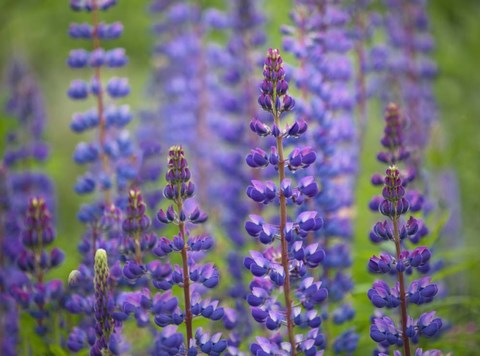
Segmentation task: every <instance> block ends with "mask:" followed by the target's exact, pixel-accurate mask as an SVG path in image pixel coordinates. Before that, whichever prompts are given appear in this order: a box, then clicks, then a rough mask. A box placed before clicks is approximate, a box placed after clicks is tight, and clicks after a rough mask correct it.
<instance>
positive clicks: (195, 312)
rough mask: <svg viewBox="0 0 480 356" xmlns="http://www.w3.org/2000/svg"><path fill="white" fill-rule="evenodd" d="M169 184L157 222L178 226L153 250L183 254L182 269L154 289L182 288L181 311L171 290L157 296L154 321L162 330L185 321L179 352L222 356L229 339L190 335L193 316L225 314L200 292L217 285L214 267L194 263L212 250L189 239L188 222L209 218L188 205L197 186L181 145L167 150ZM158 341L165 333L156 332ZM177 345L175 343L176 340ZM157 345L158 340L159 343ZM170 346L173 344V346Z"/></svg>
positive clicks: (205, 240)
mask: <svg viewBox="0 0 480 356" xmlns="http://www.w3.org/2000/svg"><path fill="white" fill-rule="evenodd" d="M165 178H166V181H167V184H166V186H165V188H164V190H163V194H164V196H165V198H167V199H169V200H171V201H172V202H173V204H172V205H170V206H169V207H168V209H167V210H166V211H164V210H163V209H160V210H159V212H158V214H157V219H158V220H159V221H160V222H162V223H174V224H176V225H177V226H178V235H176V236H174V237H173V239H172V240H169V239H167V238H166V237H162V238H161V239H160V241H159V243H158V244H157V246H156V247H155V249H154V250H153V253H155V254H156V255H157V256H159V257H164V256H167V255H169V254H171V253H173V252H179V253H180V255H181V261H182V263H181V266H178V265H175V266H174V268H173V270H172V273H171V274H170V275H169V276H166V278H164V279H163V280H162V281H161V282H158V283H157V282H154V283H153V284H154V286H155V287H157V288H159V289H161V290H169V289H170V288H172V287H173V286H174V285H178V286H179V287H181V288H183V301H184V306H185V309H184V310H183V311H182V310H180V308H179V306H178V300H177V299H176V298H175V297H171V294H170V292H167V293H164V294H163V295H162V296H161V297H160V298H165V299H168V301H166V302H164V303H160V302H159V303H158V306H157V307H154V310H153V311H154V314H155V323H156V324H157V325H159V326H161V327H165V326H167V325H171V324H174V325H179V324H181V323H183V322H184V323H185V329H186V335H187V339H186V340H185V342H184V343H183V344H180V343H179V344H178V345H177V346H176V347H177V349H178V350H183V352H188V353H189V354H192V355H196V354H197V352H199V351H201V352H205V353H207V354H210V353H211V354H220V353H221V352H223V351H224V350H225V349H226V347H227V341H226V340H222V339H220V334H215V335H212V336H210V335H209V334H204V333H203V332H202V330H201V328H199V329H197V330H196V332H195V334H194V333H193V325H192V320H193V317H194V316H200V315H201V316H203V317H205V318H207V319H210V320H220V319H221V318H222V317H223V316H224V310H223V308H222V307H220V306H219V305H218V301H215V300H214V301H211V300H209V299H202V295H201V294H203V293H204V290H205V289H204V288H207V289H211V288H214V287H215V286H216V285H217V284H218V282H219V274H218V271H217V269H216V267H215V266H213V265H212V264H204V265H201V264H199V263H198V261H199V260H200V258H201V256H202V254H203V253H204V252H205V251H208V250H210V249H211V248H212V246H213V240H212V238H211V237H210V236H205V235H199V236H191V235H190V232H189V230H188V226H187V224H200V223H203V222H205V221H206V220H207V215H206V214H205V213H203V212H201V211H200V210H199V208H198V207H196V206H192V204H190V202H189V201H188V199H190V198H192V197H193V195H194V193H195V185H194V184H193V182H191V180H190V178H191V173H190V169H189V168H188V163H187V160H186V158H185V154H184V152H183V148H182V147H181V146H172V147H171V148H170V149H169V151H168V170H167V173H166V176H165ZM159 336H160V338H163V337H164V335H162V334H160V335H159ZM177 341H178V340H177ZM159 342H160V339H159ZM172 346H173V345H172Z"/></svg>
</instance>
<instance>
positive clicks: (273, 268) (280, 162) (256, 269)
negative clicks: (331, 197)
mask: <svg viewBox="0 0 480 356" xmlns="http://www.w3.org/2000/svg"><path fill="white" fill-rule="evenodd" d="M263 75H264V80H263V82H262V84H261V94H260V97H259V99H258V102H259V104H260V106H261V107H262V108H263V109H264V110H265V111H267V112H269V113H270V114H271V115H272V116H273V124H271V125H268V124H266V123H265V122H262V121H260V119H253V120H252V122H251V123H250V128H251V130H252V131H253V132H254V133H256V134H257V135H258V136H260V137H264V136H269V135H272V136H273V137H274V138H275V141H276V146H274V147H272V148H271V150H270V152H271V154H270V155H268V154H267V153H266V151H264V150H263V149H261V148H256V149H254V150H252V151H251V153H250V155H248V156H247V159H246V160H247V164H248V165H249V166H251V167H253V168H264V167H266V166H268V165H270V164H271V165H273V166H274V167H275V170H276V171H277V172H278V173H277V174H278V182H273V181H266V182H262V181H258V180H252V185H250V186H249V187H248V188H247V196H249V197H250V198H251V199H252V200H253V201H255V202H257V203H263V204H268V203H271V202H275V203H277V204H279V205H280V221H279V223H278V222H276V223H275V224H272V223H267V222H266V221H265V220H264V219H263V218H262V217H260V216H258V215H250V219H249V220H248V221H247V222H246V224H245V229H246V230H247V232H248V233H249V234H250V235H251V236H253V237H254V238H256V239H258V241H260V242H261V243H262V244H265V245H269V247H268V248H267V249H266V250H265V251H264V252H263V253H262V252H259V251H250V257H246V258H245V260H244V266H245V267H246V268H247V269H248V270H249V271H250V272H251V273H252V274H253V276H254V280H253V281H252V282H251V283H250V290H251V293H250V294H248V295H247V302H248V303H249V304H250V306H251V307H252V308H251V310H252V316H253V318H254V319H255V320H256V321H257V322H259V323H262V324H264V325H265V326H266V327H267V328H268V329H270V330H278V329H280V328H281V327H282V326H283V325H286V326H287V335H288V342H283V343H282V346H280V342H281V341H283V336H282V335H281V334H279V335H278V339H277V341H278V342H275V341H272V340H269V339H263V338H259V339H257V342H258V343H253V344H252V345H251V352H252V353H254V354H257V355H268V354H275V355H281V354H284V353H285V354H287V353H289V354H291V355H296V354H297V352H298V353H300V352H305V353H306V354H308V355H310V354H312V352H313V353H315V352H316V350H317V348H321V347H322V345H323V341H322V342H320V343H319V342H317V335H315V336H313V334H312V335H310V332H308V333H306V335H303V334H297V335H295V334H296V332H295V329H294V328H295V327H302V328H303V327H308V328H313V329H312V330H316V328H317V327H318V325H320V323H321V318H320V316H319V315H317V314H316V313H315V312H313V308H314V307H316V306H318V305H319V304H320V303H322V302H323V301H324V300H325V299H326V297H327V290H326V289H325V288H322V284H321V282H315V280H314V278H313V277H310V271H309V270H310V269H311V268H314V267H317V266H318V265H319V263H320V262H321V261H322V260H323V259H324V257H325V254H324V252H323V250H321V249H320V248H319V245H318V244H309V243H308V242H307V241H306V237H307V235H308V233H310V232H312V231H317V230H319V229H320V228H321V227H322V224H323V221H322V219H321V218H320V216H319V214H318V213H317V212H316V211H303V212H301V213H300V214H299V215H298V216H297V217H296V219H295V220H294V221H289V220H288V218H287V210H286V207H287V201H288V200H291V201H292V202H294V203H296V204H298V205H300V204H302V202H303V201H304V200H307V199H308V198H311V197H314V196H315V195H316V194H317V193H318V187H317V186H316V183H315V182H314V179H313V178H312V177H304V178H302V179H301V181H300V182H299V185H298V186H297V187H295V186H294V185H293V183H292V180H291V179H290V178H286V177H285V170H286V168H288V169H289V170H290V171H291V172H292V173H293V172H295V171H297V170H298V169H303V168H307V167H308V166H310V165H311V164H312V163H313V162H314V161H315V159H316V154H315V152H314V151H313V150H312V149H311V148H309V147H304V148H298V147H294V148H293V149H292V152H291V154H290V155H289V156H288V158H287V159H286V157H285V156H286V155H285V153H284V142H283V141H284V140H285V139H287V138H290V137H291V138H297V137H299V136H301V135H302V134H303V133H305V131H306V130H307V124H306V123H305V121H304V120H297V121H295V122H294V123H293V124H291V125H288V124H287V125H285V128H284V129H282V128H281V125H280V116H281V115H282V114H283V113H285V112H287V111H290V110H291V109H293V107H294V106H295V100H294V99H293V98H291V97H290V96H289V95H288V94H287V89H288V83H287V82H286V80H285V70H284V68H283V60H282V58H281V56H280V54H279V52H278V50H272V49H269V50H268V52H267V57H266V59H265V63H264V69H263ZM277 221H278V220H277ZM276 240H277V241H278V240H280V243H279V245H280V246H278V245H276V244H274V242H275V241H276ZM282 294H283V299H284V304H283V305H282V303H281V302H280V300H279V299H280V297H281V295H282ZM294 299H295V300H298V302H299V304H300V305H301V306H302V307H301V308H294V305H293V300H294ZM304 310H305V311H304Z"/></svg>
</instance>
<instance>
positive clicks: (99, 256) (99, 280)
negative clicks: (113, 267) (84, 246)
mask: <svg viewBox="0 0 480 356" xmlns="http://www.w3.org/2000/svg"><path fill="white" fill-rule="evenodd" d="M94 272H95V289H96V290H97V291H100V290H102V291H103V290H106V288H107V282H108V281H107V280H108V274H109V272H110V271H109V268H108V258H107V251H105V250H104V249H101V248H100V249H98V250H97V251H96V252H95V265H94Z"/></svg>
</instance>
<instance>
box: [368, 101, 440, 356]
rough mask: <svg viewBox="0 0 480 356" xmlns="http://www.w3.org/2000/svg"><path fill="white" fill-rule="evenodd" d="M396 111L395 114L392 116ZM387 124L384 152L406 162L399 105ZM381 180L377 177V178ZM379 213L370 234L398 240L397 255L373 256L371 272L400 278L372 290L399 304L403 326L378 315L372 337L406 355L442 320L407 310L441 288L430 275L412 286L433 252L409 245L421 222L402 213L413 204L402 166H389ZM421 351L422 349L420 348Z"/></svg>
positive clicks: (375, 296)
mask: <svg viewBox="0 0 480 356" xmlns="http://www.w3.org/2000/svg"><path fill="white" fill-rule="evenodd" d="M392 112H393V115H392ZM386 116H387V118H386V121H387V127H386V129H385V136H384V138H383V139H382V141H381V142H382V145H383V146H384V147H385V148H388V149H389V151H388V152H386V153H384V155H385V157H388V158H389V159H387V160H385V161H386V162H388V163H389V160H392V161H393V162H395V161H401V160H403V159H405V155H404V154H399V152H402V151H399V148H400V147H401V144H402V136H401V127H399V126H398V125H397V124H398V120H397V119H398V117H397V116H398V108H397V107H396V106H395V105H393V104H390V105H389V106H388V108H387V112H386ZM375 180H377V178H375ZM378 206H379V211H380V213H382V215H384V216H386V217H387V220H385V221H384V222H379V223H377V224H376V225H375V227H374V228H373V230H372V232H371V235H370V236H371V239H372V241H373V242H380V241H389V242H392V243H393V244H394V247H395V254H394V255H390V254H388V253H382V255H381V256H380V257H377V256H373V257H372V258H370V261H369V264H368V268H369V271H370V272H372V273H378V274H386V273H393V274H396V276H397V282H396V284H395V286H394V287H392V288H390V287H389V286H388V284H387V283H385V282H384V281H376V282H375V283H374V285H373V288H372V289H370V290H369V292H368V297H369V299H370V300H371V302H372V304H373V305H374V306H375V307H377V308H384V307H385V308H397V307H398V308H399V309H400V325H399V327H398V328H397V326H396V325H395V322H394V321H393V320H392V319H390V318H389V317H387V316H382V317H379V318H374V319H373V324H372V326H371V328H370V336H371V338H372V339H373V340H374V341H376V342H377V343H379V345H380V348H381V349H384V348H387V349H388V347H389V346H393V345H397V346H399V347H401V348H402V350H403V354H404V355H406V356H410V355H411V354H412V351H411V347H410V343H411V342H413V343H417V342H418V339H419V337H420V336H422V337H432V336H434V335H436V334H438V332H439V331H440V329H441V327H442V320H441V319H440V318H437V317H436V316H435V312H429V313H424V314H422V315H421V316H420V318H419V319H418V320H414V319H413V318H411V317H410V316H408V314H407V304H418V305H420V304H424V303H429V302H431V301H432V300H433V298H434V296H435V295H436V294H437V292H438V288H437V286H436V285H435V284H432V283H430V278H429V277H423V278H421V279H419V280H414V281H412V282H411V283H410V286H409V287H407V281H406V276H407V274H412V272H413V271H414V270H415V269H416V270H417V271H418V272H420V273H422V274H424V273H426V272H428V270H429V261H430V259H431V255H432V253H431V252H430V251H429V250H428V248H427V247H417V248H416V249H415V250H413V251H408V250H407V249H406V247H405V246H406V241H407V240H410V241H412V242H414V243H417V242H418V239H417V234H418V230H419V225H420V223H419V222H418V221H417V220H416V219H415V218H413V217H410V219H409V220H407V221H405V220H404V219H403V218H402V217H403V215H405V214H407V212H408V211H409V210H410V206H411V202H410V201H409V200H408V199H407V192H406V182H405V181H404V177H402V175H401V173H400V171H399V169H398V168H397V166H395V165H390V166H389V168H388V169H387V170H386V172H385V177H384V178H383V190H382V198H380V199H379V203H378ZM417 351H418V350H417Z"/></svg>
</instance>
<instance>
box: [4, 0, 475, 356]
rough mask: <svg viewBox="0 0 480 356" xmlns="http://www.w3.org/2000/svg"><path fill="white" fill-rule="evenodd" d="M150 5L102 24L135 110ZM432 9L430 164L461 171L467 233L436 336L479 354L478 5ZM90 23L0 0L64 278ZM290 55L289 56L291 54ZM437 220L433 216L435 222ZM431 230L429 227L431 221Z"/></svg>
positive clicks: (378, 123)
mask: <svg viewBox="0 0 480 356" xmlns="http://www.w3.org/2000/svg"><path fill="white" fill-rule="evenodd" d="M148 3H149V2H148V1H146V0H135V1H120V4H119V6H117V7H114V8H113V9H112V10H111V11H108V12H106V13H105V14H102V19H103V20H104V21H117V20H119V21H122V22H123V23H124V25H125V34H124V36H123V37H122V38H121V40H117V41H112V43H111V44H108V46H121V47H125V48H126V50H127V53H128V55H129V59H130V63H129V65H128V66H127V67H126V68H125V69H122V70H119V71H115V74H116V75H121V76H127V77H128V78H129V80H130V82H131V87H132V95H131V96H130V97H129V98H128V99H126V102H128V103H129V104H130V105H131V106H132V108H133V109H134V110H138V109H142V108H145V107H152V106H154V105H155V103H154V102H151V101H149V100H148V99H147V97H146V96H145V95H144V94H145V87H146V84H147V83H148V80H149V75H150V71H151V59H150V53H151V50H152V45H153V43H154V38H153V36H152V34H151V31H150V26H151V24H152V17H151V15H148V14H147V5H148ZM205 3H206V4H207V3H215V4H219V5H220V6H223V3H224V2H222V1H221V0H214V1H206V2H205ZM289 7H290V1H289V0H275V1H273V0H272V1H268V0H267V1H266V2H265V11H266V13H267V14H268V16H269V24H268V29H269V36H270V41H269V46H270V47H281V37H280V35H279V31H278V29H279V26H280V25H281V24H284V23H288V22H289V19H288V11H289ZM429 9H430V13H431V15H432V19H431V23H432V29H433V33H434V36H435V40H436V43H437V50H436V52H435V59H436V61H437V63H438V66H439V68H440V76H439V78H438V80H437V81H436V83H435V91H436V94H437V98H438V103H439V112H440V123H441V124H440V125H438V127H437V128H436V129H435V131H434V132H435V137H434V138H433V139H432V145H431V147H430V150H429V158H430V159H429V161H428V169H430V170H431V171H432V172H438V171H439V170H441V169H443V168H446V167H450V166H452V167H454V168H455V170H456V172H457V174H458V179H459V184H460V193H461V203H462V204H461V206H462V220H463V231H462V234H461V235H460V236H449V237H446V238H448V239H452V240H460V243H459V244H458V245H459V246H461V248H460V249H458V250H453V251H445V252H442V253H441V255H442V257H444V258H445V259H446V261H447V268H446V269H445V270H443V271H442V272H440V273H439V274H438V275H437V277H436V278H439V277H440V276H442V274H443V275H449V276H450V277H453V279H455V280H464V284H463V286H464V287H463V289H461V290H460V291H459V292H458V293H457V294H458V295H453V296H449V297H447V299H445V300H443V301H441V302H437V304H436V305H437V307H438V310H439V313H440V314H442V315H447V317H448V319H449V320H450V321H451V322H452V324H453V325H454V326H453V328H454V329H453V332H452V333H451V334H449V335H448V337H445V338H444V339H440V340H439V343H440V346H439V347H441V348H443V349H445V350H447V349H448V350H454V351H456V354H458V355H473V354H475V353H474V351H470V350H472V349H473V347H477V349H478V346H479V345H480V343H479V340H478V338H479V337H478V330H477V328H478V326H477V325H479V324H478V323H479V321H480V317H479V315H480V307H479V306H480V302H479V298H480V284H479V283H478V282H477V280H478V277H477V274H478V263H479V262H480V261H479V254H478V251H479V247H480V243H479V240H478V236H477V235H478V232H479V231H480V219H479V218H478V217H477V214H478V212H479V211H480V199H479V198H478V191H479V190H480V185H479V184H478V182H479V180H478V177H479V176H480V164H479V158H478V157H479V156H480V119H479V118H480V100H478V99H477V97H476V96H477V95H478V94H479V93H480V71H479V70H478V63H479V60H480V41H479V40H478V39H479V38H480V22H479V21H478V17H479V15H480V2H479V1H476V0H470V1H465V0H464V1H451V0H436V1H431V2H430V7H429ZM88 20H89V17H88V15H85V14H80V13H73V12H71V11H69V9H68V5H67V2H66V1H60V0H21V1H18V0H0V23H1V24H2V26H0V38H1V40H0V67H1V68H5V65H6V63H7V62H8V61H9V59H10V57H11V56H12V55H21V56H25V57H26V58H27V59H28V61H29V62H30V64H31V66H32V67H33V69H34V71H35V73H36V75H37V78H38V80H39V83H40V86H41V87H42V89H43V92H44V95H45V98H46V106H47V110H48V116H49V129H48V132H47V139H48V141H49V142H50V143H51V146H52V158H51V159H50V161H49V162H48V164H47V166H46V169H47V171H48V172H49V173H50V174H51V175H52V177H53V179H54V180H55V184H56V187H57V192H58V200H59V202H60V204H61V205H60V208H59V209H58V212H57V213H58V236H59V237H58V244H59V246H60V247H61V248H63V249H64V250H65V251H66V252H67V260H66V263H65V265H64V267H63V268H62V269H61V270H58V271H54V272H52V276H54V277H58V278H62V279H63V280H66V277H67V275H68V273H69V271H70V270H71V269H73V268H75V267H76V265H77V263H78V253H77V252H76V243H77V241H78V240H79V238H80V236H81V235H82V227H81V225H80V224H79V223H78V222H77V220H76V218H75V215H76V212H77V209H78V206H79V205H80V204H81V202H82V199H81V198H79V197H78V196H77V195H75V194H74V192H73V189H72V187H73V184H74V182H75V178H76V176H77V175H78V174H80V173H81V172H82V171H83V168H81V167H77V166H76V165H75V164H73V162H72V159H71V155H72V152H73V149H74V147H75V143H76V142H78V141H79V139H80V138H79V137H78V136H77V135H75V134H73V133H72V132H71V131H70V130H69V122H70V116H71V114H72V112H74V111H82V110H84V109H86V108H87V107H88V106H89V105H88V104H86V103H84V102H81V103H75V102H72V101H70V100H68V99H67V97H66V95H65V91H66V88H67V87H68V83H69V81H70V80H71V79H73V78H76V77H81V76H84V74H85V73H84V72H81V71H72V70H69V69H68V68H67V67H66V65H65V60H66V57H67V54H68V51H69V50H70V49H72V48H75V47H82V46H84V45H85V43H84V42H83V41H74V40H72V39H70V38H69V37H68V36H67V28H68V24H69V23H70V22H82V21H88ZM286 60H287V62H288V61H289V60H292V58H291V57H290V56H286ZM3 96H4V95H3V94H2V95H0V97H3ZM381 115H382V110H381V108H380V107H379V106H378V105H372V106H371V107H370V121H369V126H368V133H367V136H366V140H365V142H366V144H365V146H364V147H363V151H362V156H361V169H362V171H361V175H360V177H359V182H358V194H357V202H358V203H357V211H356V212H355V214H356V217H357V221H356V234H355V240H354V246H353V257H354V266H353V269H352V274H353V277H354V278H355V280H356V281H357V285H356V289H355V291H354V293H353V295H352V298H351V299H352V301H353V303H354V304H355V306H356V307H357V316H356V321H355V323H356V325H358V327H357V330H358V331H361V332H362V334H363V336H362V339H361V346H360V348H359V350H361V351H359V353H358V354H359V355H363V354H364V353H363V352H364V351H365V350H370V349H371V348H372V347H373V343H372V342H371V340H369V338H368V336H367V334H368V333H367V330H368V324H369V318H370V316H371V311H372V309H371V306H370V304H369V302H368V299H367V297H366V295H365V292H366V290H368V288H369V286H370V284H371V282H372V281H373V278H372V276H371V275H369V274H368V273H367V271H366V267H365V266H366V261H367V259H368V257H369V256H370V255H371V254H372V253H375V252H377V249H376V248H375V247H374V246H372V244H371V243H370V241H369V240H368V232H369V229H370V228H371V225H372V224H373V222H374V221H375V218H376V216H375V215H374V214H372V213H370V212H369V211H368V209H366V207H367V204H368V201H369V200H370V197H371V196H372V195H373V194H376V193H377V189H375V188H374V187H372V186H371V184H370V182H369V177H370V174H371V172H378V171H381V170H382V167H381V166H380V165H379V164H377V163H376V161H375V158H374V157H375V153H376V151H377V150H378V148H379V144H378V141H379V137H380V135H381V131H382V117H381ZM0 125H1V126H0V134H3V132H5V130H6V126H5V125H4V120H2V121H1V123H0ZM2 136H3V135H2ZM434 222H435V220H433V221H432V223H434ZM430 227H431V229H432V230H433V229H434V228H435V227H434V226H430ZM219 235H221V234H219ZM432 239H433V238H432ZM221 241H225V239H221ZM430 243H431V240H427V241H426V244H430ZM219 247H220V248H221V253H219V254H218V255H223V254H225V253H226V252H227V251H226V249H228V246H227V245H225V244H223V243H220V246H219ZM469 322H470V323H471V324H472V325H473V326H474V328H473V329H472V328H470V329H468V328H469ZM467 331H468V332H469V334H467V333H466V332H467ZM474 331H476V332H474ZM472 352H473V353H472Z"/></svg>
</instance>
